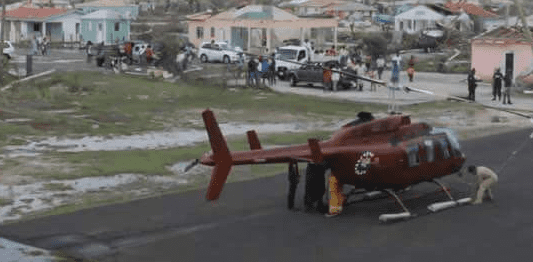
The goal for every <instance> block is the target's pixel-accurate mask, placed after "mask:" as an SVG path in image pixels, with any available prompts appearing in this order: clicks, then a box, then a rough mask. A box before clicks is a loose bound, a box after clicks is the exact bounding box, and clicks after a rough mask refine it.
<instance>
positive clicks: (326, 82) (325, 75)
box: [322, 67, 333, 92]
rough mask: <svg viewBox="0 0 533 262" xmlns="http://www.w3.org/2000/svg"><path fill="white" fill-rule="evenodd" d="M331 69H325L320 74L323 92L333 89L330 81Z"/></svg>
mask: <svg viewBox="0 0 533 262" xmlns="http://www.w3.org/2000/svg"><path fill="white" fill-rule="evenodd" d="M331 73H332V72H331V68H330V67H325V68H324V71H323V74H322V81H323V82H324V92H326V91H331V90H332V89H333V88H332V86H331V84H332V79H331Z"/></svg>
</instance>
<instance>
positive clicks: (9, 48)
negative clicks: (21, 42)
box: [4, 41, 15, 59]
mask: <svg viewBox="0 0 533 262" xmlns="http://www.w3.org/2000/svg"><path fill="white" fill-rule="evenodd" d="M14 53H15V47H13V45H12V44H11V42H9V41H4V56H5V57H7V59H11V58H12V57H13V54H14Z"/></svg>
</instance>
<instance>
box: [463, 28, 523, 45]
mask: <svg viewBox="0 0 533 262" xmlns="http://www.w3.org/2000/svg"><path fill="white" fill-rule="evenodd" d="M472 43H476V44H491V45H509V44H531V43H530V41H529V40H528V38H527V36H526V34H525V32H524V31H523V27H503V26H502V27H498V28H496V29H493V30H491V31H487V32H485V33H483V34H481V35H479V36H476V37H474V38H473V39H472Z"/></svg>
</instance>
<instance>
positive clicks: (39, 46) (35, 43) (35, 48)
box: [31, 36, 50, 56]
mask: <svg viewBox="0 0 533 262" xmlns="http://www.w3.org/2000/svg"><path fill="white" fill-rule="evenodd" d="M31 50H32V51H31V54H32V55H43V56H44V55H49V54H50V40H49V39H48V37H46V36H44V37H36V36H33V39H32V42H31Z"/></svg>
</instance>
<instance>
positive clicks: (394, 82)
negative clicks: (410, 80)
mask: <svg viewBox="0 0 533 262" xmlns="http://www.w3.org/2000/svg"><path fill="white" fill-rule="evenodd" d="M391 62H392V77H391V84H390V85H389V107H388V111H389V113H391V114H394V113H395V112H396V111H397V108H396V94H395V91H396V89H398V88H400V68H401V67H402V57H401V56H400V52H398V51H397V52H396V55H394V56H393V57H392V60H391Z"/></svg>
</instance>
